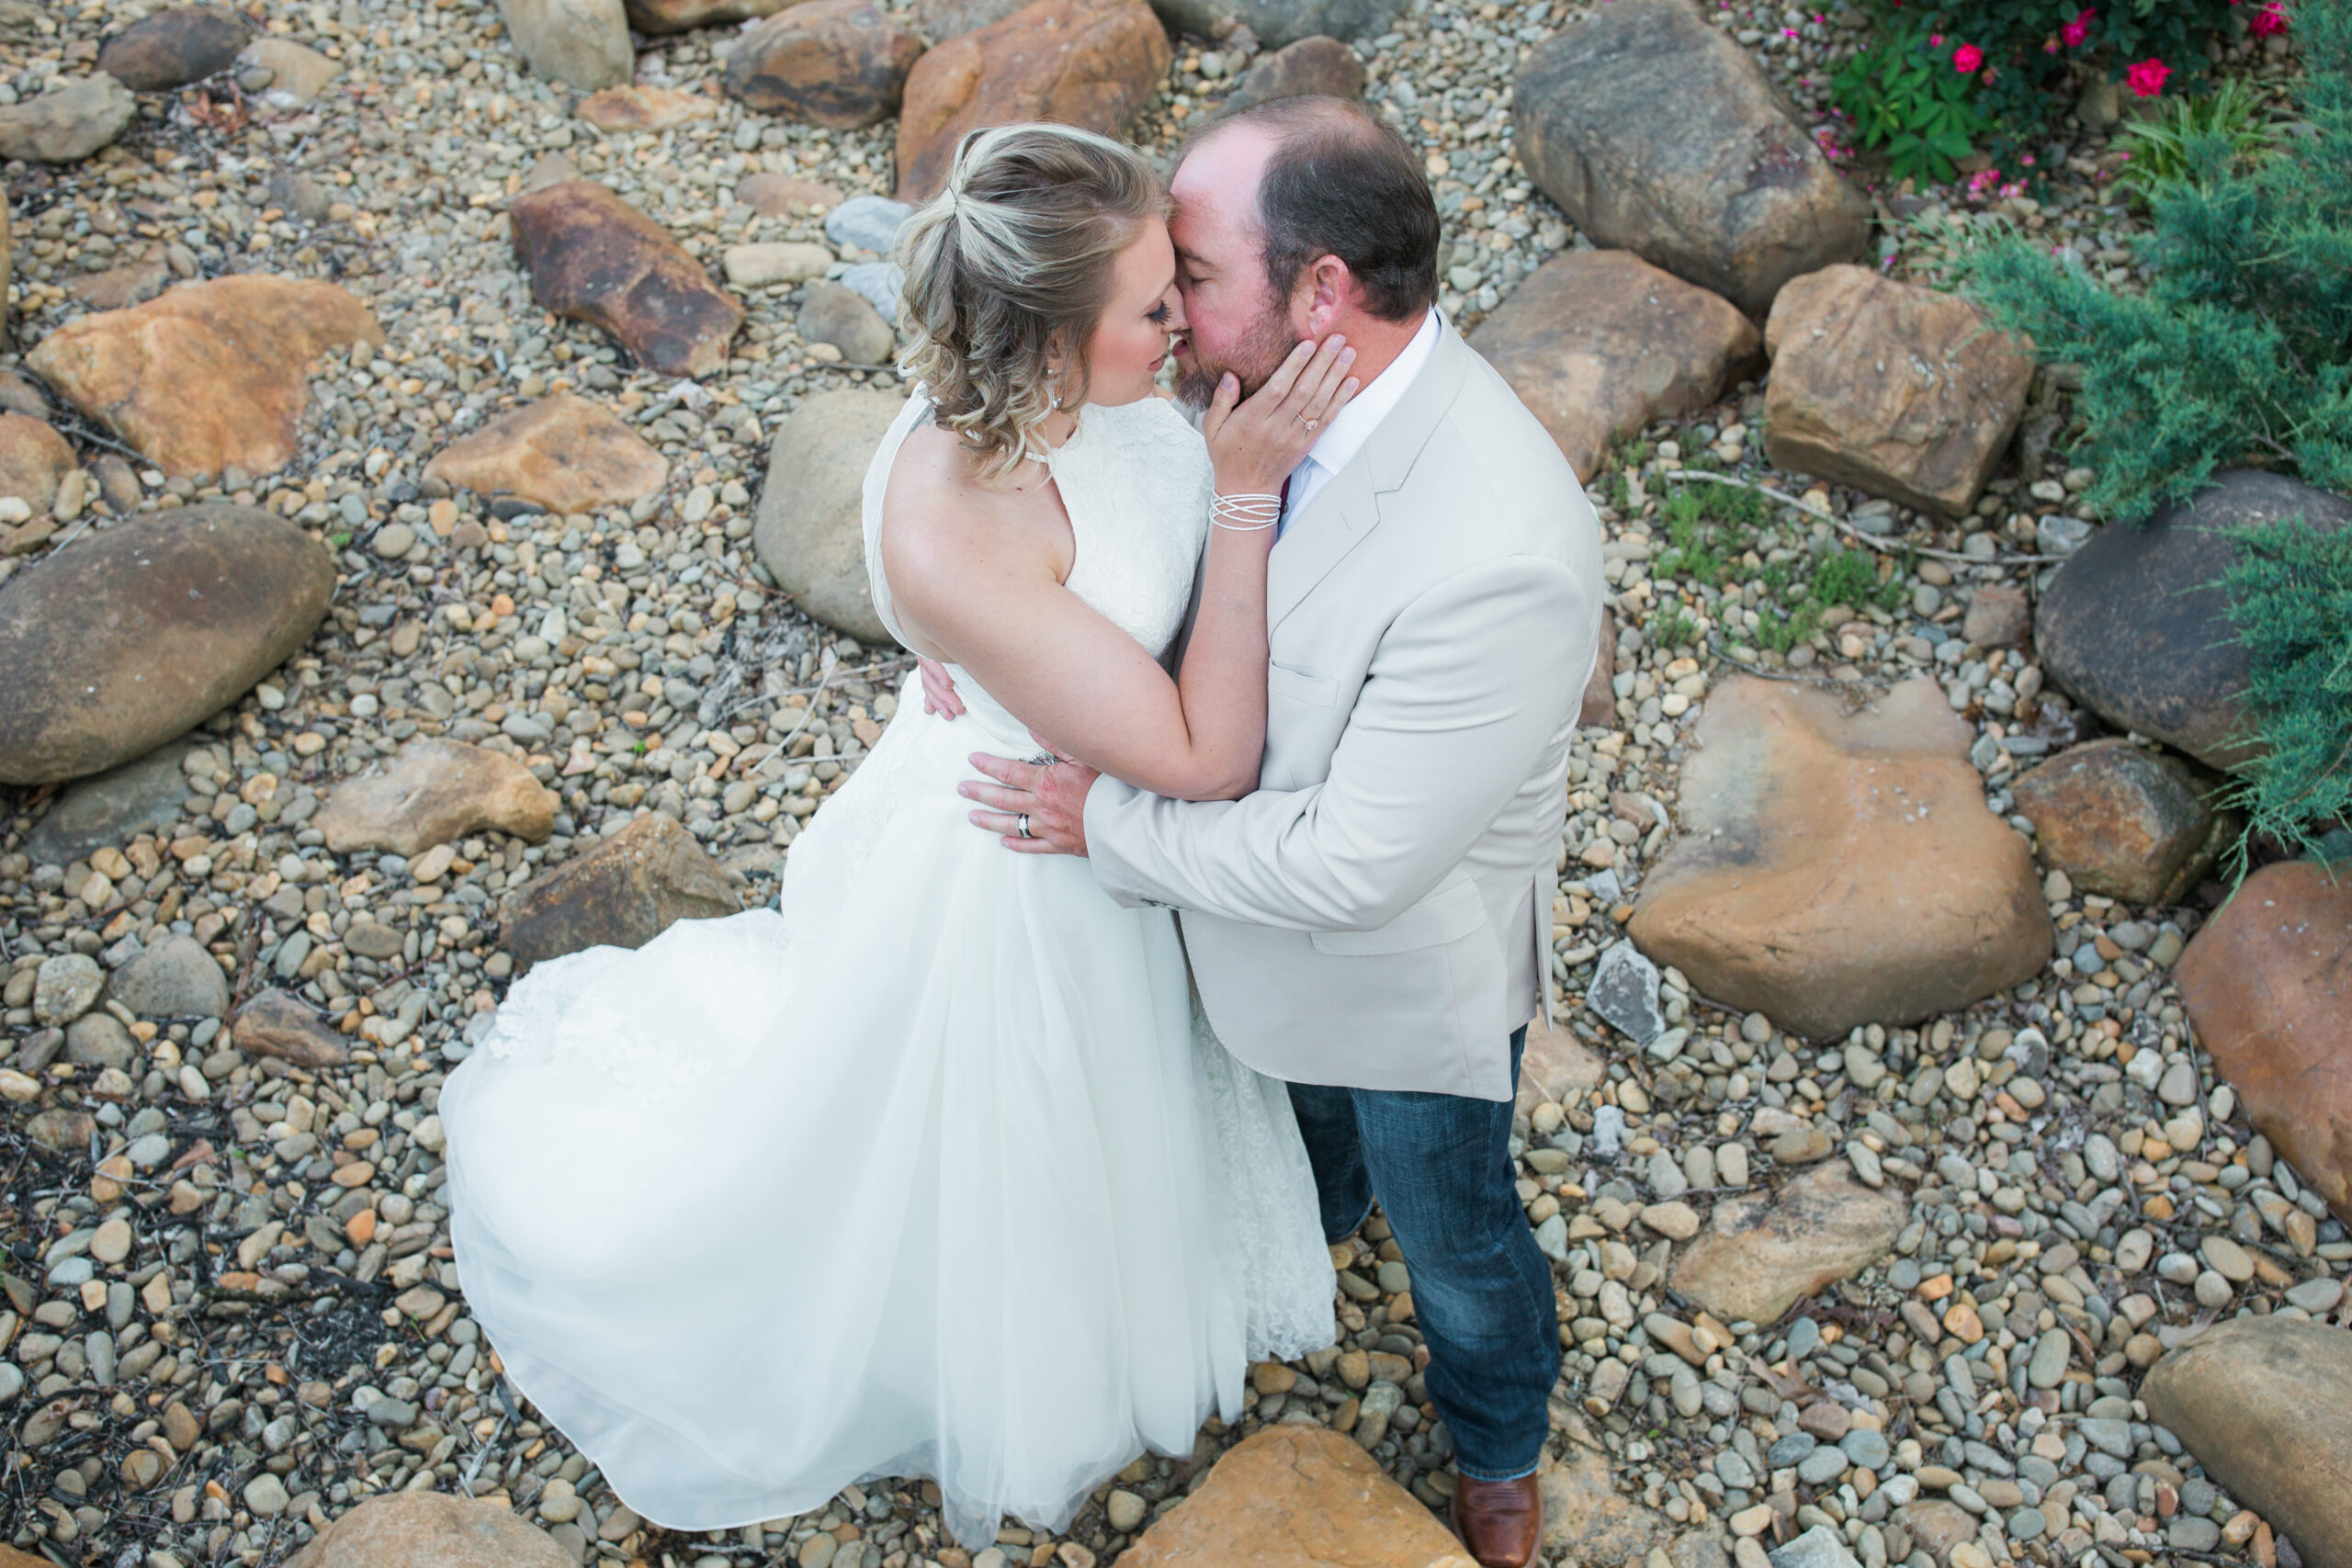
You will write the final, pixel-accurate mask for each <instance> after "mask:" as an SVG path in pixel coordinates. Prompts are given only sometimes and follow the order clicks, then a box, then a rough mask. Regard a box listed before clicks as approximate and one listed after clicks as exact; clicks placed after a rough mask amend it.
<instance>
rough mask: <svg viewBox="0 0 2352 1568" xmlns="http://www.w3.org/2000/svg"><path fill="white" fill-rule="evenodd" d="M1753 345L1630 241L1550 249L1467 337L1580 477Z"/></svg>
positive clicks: (1718, 387)
mask: <svg viewBox="0 0 2352 1568" xmlns="http://www.w3.org/2000/svg"><path fill="white" fill-rule="evenodd" d="M1621 3H1622V0H1621ZM1761 344H1762V340H1761V339H1759V338H1758V336H1757V333H1756V328H1755V327H1754V326H1753V325H1751V324H1750V323H1749V322H1748V320H1747V317H1745V316H1743V315H1741V314H1740V313H1739V311H1738V310H1736V308H1735V307H1734V306H1733V305H1732V304H1731V302H1730V301H1729V300H1726V299H1722V298H1720V297H1718V296H1716V295H1713V294H1710V293H1708V292H1707V291H1706V290H1705V289H1703V288H1695V287H1693V286H1692V285H1691V284H1688V283H1685V282H1683V281H1682V280H1681V279H1680V278H1678V277H1676V276H1673V275H1672V274H1670V273H1666V272H1661V271H1660V270H1658V269H1657V267H1654V266H1652V265H1649V264H1648V263H1647V262H1645V261H1644V260H1642V258H1641V257H1639V256H1637V255H1635V254H1633V253H1632V252H1630V251H1571V252H1568V253H1566V254H1563V255H1558V256H1555V257H1553V258H1552V259H1551V260H1550V261H1547V262H1545V263H1544V265H1542V266H1539V267H1537V268H1536V269H1535V271H1534V272H1533V273H1532V275H1531V276H1529V277H1528V279H1527V281H1526V282H1524V283H1522V284H1521V285H1520V286H1519V288H1516V289H1514V290H1512V292H1511V295H1510V298H1509V299H1506V300H1504V301H1503V302H1502V304H1501V305H1500V306H1499V307H1498V308H1497V309H1496V310H1494V311H1492V312H1491V313H1490V314H1488V316H1487V319H1486V320H1485V321H1482V322H1480V323H1479V325H1478V329H1477V331H1476V332H1475V333H1472V334H1471V338H1470V346H1471V347H1473V348H1475V349H1476V350H1477V351H1478V352H1479V353H1481V354H1483V355H1486V356H1487V360H1488V361H1489V362H1490V363H1491V364H1492V365H1493V366H1494V367H1495V368H1496V369H1497V370H1498V371H1500V372H1501V373H1502V378H1503V379H1504V380H1506V381H1508V382H1510V387H1511V390H1512V391H1514V392H1517V393H1518V394H1519V398H1520V400H1521V402H1523V403H1525V404H1526V405H1527V407H1528V409H1529V411H1530V412H1532V413H1533V414H1534V415H1535V417H1536V418H1537V419H1539V420H1541V421H1543V422H1544V429H1545V430H1547V431H1549V432H1550V433H1551V435H1552V439H1553V440H1555V441H1556V442H1558V443H1559V444H1560V450H1561V452H1562V453H1563V454H1565V455H1566V457H1567V459H1568V464H1569V466H1570V467H1571V468H1575V469H1576V471H1577V478H1578V479H1586V480H1590V479H1592V478H1593V477H1594V476H1596V475H1597V474H1598V473H1599V472H1600V465H1601V463H1602V462H1603V461H1604V460H1606V459H1607V457H1608V456H1609V453H1610V450H1611V448H1612V447H1614V446H1616V445H1617V443H1619V442H1620V441H1623V440H1624V439H1626V438H1627V437H1628V436H1631V435H1634V434H1639V433H1640V431H1641V429H1642V427H1643V426H1644V425H1645V424H1647V423H1650V422H1651V421H1652V420H1654V419H1661V418H1671V417H1677V416H1679V415H1682V414H1687V413H1690V412H1694V411H1696V410H1698V409H1701V408H1704V407H1705V406H1706V405H1707V404H1709V403H1712V402H1713V401H1714V400H1715V399H1716V398H1717V397H1719V396H1721V395H1722V392H1723V389H1724V386H1725V385H1726V384H1728V383H1729V382H1730V381H1731V380H1732V379H1733V378H1736V377H1738V376H1740V375H1743V374H1745V373H1746V372H1747V371H1748V370H1751V369H1754V368H1756V367H1758V366H1760V364H1761V363H1762V359H1761V355H1760V348H1761ZM1610 709H1611V720H1610V721H1609V722H1611V723H1614V722H1615V720H1614V714H1615V711H1616V705H1615V699H1614V698H1613V697H1612V698H1611V705H1610Z"/></svg>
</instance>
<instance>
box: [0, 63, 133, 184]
mask: <svg viewBox="0 0 2352 1568" xmlns="http://www.w3.org/2000/svg"><path fill="white" fill-rule="evenodd" d="M138 113H139V100H138V99H137V98H135V97H133V96H131V92H130V88H128V87H126V86H124V85H122V84H121V83H120V82H118V81H116V80H115V79H114V78H113V77H112V76H109V75H107V74H105V73H100V74H98V75H96V76H85V77H84V78H83V79H81V80H80V81H78V82H72V83H68V84H67V85H64V86H62V87H59V88H56V89H54V90H53V91H51V92H47V93H41V94H39V95H37V96H33V97H31V98H28V99H26V100H25V101H24V102H22V103H17V104H11V105H8V106H7V107H5V108H0V158H22V159H24V160H25V161H26V162H28V163H34V164H72V163H77V162H79V161H80V160H82V159H84V158H86V157H88V156H89V155H90V154H91V153H93V152H96V151H97V150H98V149H99V148H101V147H104V146H105V145H107V143H108V142H110V141H113V140H114V139H115V138H116V137H118V136H120V135H121V134H122V132H123V128H124V127H126V126H128V125H129V124H130V122H131V120H132V118H134V117H136V116H137V114H138Z"/></svg>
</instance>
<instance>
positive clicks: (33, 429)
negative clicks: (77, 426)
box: [0, 412, 81, 517]
mask: <svg viewBox="0 0 2352 1568" xmlns="http://www.w3.org/2000/svg"><path fill="white" fill-rule="evenodd" d="M80 466H81V465H80V464H79V463H78V462H77V461H76V460H75V459H74V448H73V447H72V446H68V445H66V441H65V437H63V436H62V435H60V434H57V432H56V431H54V430H51V428H50V427H49V425H48V423H46V422H44V421H41V420H38V419H28V418H27V417H26V416H24V415H23V414H20V413H14V412H11V413H0V496H5V495H13V496H15V497H16V498H17V500H19V501H21V502H24V503H25V504H26V505H27V506H29V507H31V508H32V510H33V515H34V516H36V517H39V516H41V515H42V514H44V513H47V512H48V511H49V509H50V507H51V505H52V504H54V503H55V502H56V500H57V487H58V484H59V483H60V482H61V481H62V479H64V478H65V476H66V475H68V474H70V473H72V472H73V471H74V469H75V468H79V467H80Z"/></svg>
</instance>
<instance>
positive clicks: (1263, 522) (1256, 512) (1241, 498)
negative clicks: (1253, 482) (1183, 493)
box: [1209, 495, 1283, 534]
mask: <svg viewBox="0 0 2352 1568" xmlns="http://www.w3.org/2000/svg"><path fill="white" fill-rule="evenodd" d="M1282 520H1283V498H1282V497H1281V496H1279V495H1220V496H1218V497H1216V499H1215V500H1214V501H1212V502H1210V503H1209V526H1211V527H1212V528H1224V529H1227V530H1229V531H1231V532H1233V533H1236V534H1262V533H1264V532H1265V531H1266V530H1267V529H1269V528H1272V527H1273V526H1275V525H1277V524H1279V523H1281V522H1282Z"/></svg>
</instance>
